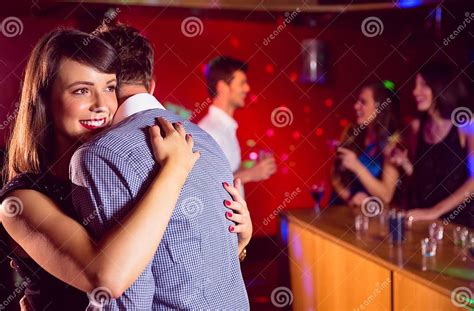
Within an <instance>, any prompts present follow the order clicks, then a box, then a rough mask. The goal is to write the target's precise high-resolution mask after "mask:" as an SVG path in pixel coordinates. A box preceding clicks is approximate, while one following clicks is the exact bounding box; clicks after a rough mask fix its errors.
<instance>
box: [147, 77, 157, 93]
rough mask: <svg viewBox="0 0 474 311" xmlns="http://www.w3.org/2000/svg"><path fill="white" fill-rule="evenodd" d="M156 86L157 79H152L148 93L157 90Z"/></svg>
mask: <svg viewBox="0 0 474 311" xmlns="http://www.w3.org/2000/svg"><path fill="white" fill-rule="evenodd" d="M155 86H156V83H155V80H153V79H151V80H150V83H149V86H148V93H149V94H151V95H153V92H155Z"/></svg>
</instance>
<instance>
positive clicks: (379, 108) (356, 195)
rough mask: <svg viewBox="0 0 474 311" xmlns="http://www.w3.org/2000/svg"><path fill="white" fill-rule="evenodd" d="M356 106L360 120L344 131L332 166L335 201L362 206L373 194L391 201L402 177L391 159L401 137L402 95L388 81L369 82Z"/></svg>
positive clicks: (333, 201) (387, 201) (385, 200)
mask: <svg viewBox="0 0 474 311" xmlns="http://www.w3.org/2000/svg"><path fill="white" fill-rule="evenodd" d="M354 110H355V114H356V124H355V125H350V126H349V127H348V128H347V129H346V130H345V132H344V133H343V135H342V139H341V142H342V143H341V146H340V147H339V148H338V149H337V158H336V161H335V163H334V166H333V168H332V173H331V182H332V185H333V188H334V194H333V200H331V204H333V205H335V204H349V205H355V206H359V205H361V204H362V203H363V202H364V200H365V199H367V198H369V197H377V198H378V199H380V200H381V201H382V202H383V203H389V202H391V201H392V198H393V197H394V194H395V190H396V185H397V181H398V177H399V172H398V169H397V167H396V166H395V165H394V164H392V163H391V162H390V161H387V160H388V159H389V158H390V153H391V152H392V150H393V147H394V146H395V145H396V143H397V142H398V137H399V125H398V122H399V119H400V107H399V101H398V98H397V96H396V94H395V92H394V90H393V89H390V88H388V87H386V86H385V84H384V83H374V84H367V85H365V86H363V87H362V89H361V90H360V93H359V97H358V99H357V102H356V103H355V105H354Z"/></svg>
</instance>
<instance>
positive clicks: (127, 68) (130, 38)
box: [98, 24, 155, 101]
mask: <svg viewBox="0 0 474 311" xmlns="http://www.w3.org/2000/svg"><path fill="white" fill-rule="evenodd" d="M98 36H99V37H100V38H101V39H103V40H105V41H107V42H108V43H109V44H111V45H112V46H113V47H114V48H115V49H116V50H117V52H118V55H119V58H120V64H121V68H122V69H121V74H120V77H119V81H120V88H119V93H118V96H119V101H122V99H124V98H126V97H129V96H131V95H134V94H136V93H143V92H148V93H150V94H153V91H154V89H155V81H154V80H153V66H154V60H153V55H154V52H153V47H152V45H151V43H150V41H149V40H148V39H147V38H145V37H144V36H142V35H141V34H140V32H139V31H138V30H137V29H135V28H133V27H130V26H127V25H123V24H122V25H117V26H108V27H107V28H106V29H105V31H102V32H100V33H99V35H98Z"/></svg>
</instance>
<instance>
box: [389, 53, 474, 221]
mask: <svg viewBox="0 0 474 311" xmlns="http://www.w3.org/2000/svg"><path fill="white" fill-rule="evenodd" d="M413 96H414V97H415V100H416V105H417V106H416V107H417V110H418V112H419V118H417V119H415V120H414V121H413V122H411V127H410V128H411V130H412V135H411V137H412V140H411V142H410V144H409V150H410V151H411V156H408V155H407V154H397V155H396V158H397V160H396V161H397V162H398V163H406V165H405V167H408V168H409V169H408V170H407V172H406V173H407V174H408V175H412V177H411V191H410V193H411V195H410V200H409V202H410V204H409V208H411V210H410V211H409V212H408V214H407V216H408V218H409V220H410V221H421V220H434V219H437V218H443V219H444V220H445V221H446V222H455V223H458V224H462V225H465V226H469V227H474V205H473V203H474V199H473V198H472V193H473V192H474V178H473V172H474V162H473V152H474V137H473V135H472V129H470V123H471V122H472V121H471V119H470V116H468V115H466V114H465V113H467V114H469V112H470V111H471V109H470V107H471V106H470V104H471V103H470V102H469V93H468V90H467V87H466V85H465V84H464V82H463V81H462V79H461V75H459V74H456V72H455V71H454V70H453V69H452V68H451V66H449V65H447V64H445V63H439V62H433V63H428V64H426V65H424V66H423V67H422V68H421V69H420V71H419V72H418V74H417V75H416V81H415V88H414V89H413ZM463 117H467V119H463ZM463 129H465V130H463ZM409 158H411V159H412V160H411V161H410V160H409ZM412 163H413V164H412Z"/></svg>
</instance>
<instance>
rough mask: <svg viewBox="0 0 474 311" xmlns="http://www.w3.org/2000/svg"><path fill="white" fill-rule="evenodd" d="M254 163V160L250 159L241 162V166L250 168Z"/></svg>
mask: <svg viewBox="0 0 474 311" xmlns="http://www.w3.org/2000/svg"><path fill="white" fill-rule="evenodd" d="M254 165H255V161H252V160H246V161H244V162H242V166H243V167H245V168H252V167H254Z"/></svg>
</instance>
